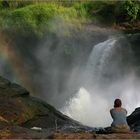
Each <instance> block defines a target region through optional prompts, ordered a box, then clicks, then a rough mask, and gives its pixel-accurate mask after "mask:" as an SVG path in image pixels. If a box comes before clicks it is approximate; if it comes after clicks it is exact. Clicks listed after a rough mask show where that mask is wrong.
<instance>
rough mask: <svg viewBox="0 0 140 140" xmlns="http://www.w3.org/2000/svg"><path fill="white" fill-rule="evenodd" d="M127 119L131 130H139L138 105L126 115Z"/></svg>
mask: <svg viewBox="0 0 140 140" xmlns="http://www.w3.org/2000/svg"><path fill="white" fill-rule="evenodd" d="M127 121H128V124H129V126H130V127H131V130H133V131H136V132H138V131H139V132H140V107H138V108H136V109H135V111H134V112H132V114H131V115H129V116H128V117H127Z"/></svg>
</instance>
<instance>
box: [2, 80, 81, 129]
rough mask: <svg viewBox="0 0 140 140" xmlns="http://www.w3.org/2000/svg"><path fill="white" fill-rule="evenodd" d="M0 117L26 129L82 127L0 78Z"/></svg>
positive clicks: (23, 89) (16, 85)
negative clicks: (66, 126) (65, 126)
mask: <svg viewBox="0 0 140 140" xmlns="http://www.w3.org/2000/svg"><path fill="white" fill-rule="evenodd" d="M0 87H2V88H0V116H1V117H2V118H4V119H5V120H7V122H8V123H10V124H14V125H19V126H23V127H26V128H32V127H40V128H44V129H46V128H53V129H56V127H58V128H61V127H63V126H64V125H73V126H77V125H78V126H82V125H81V124H80V123H79V122H77V121H75V120H72V119H71V118H69V117H67V116H66V115H64V114H62V113H61V112H59V111H58V110H56V109H55V108H54V107H53V106H51V105H49V104H47V103H46V102H44V101H42V100H40V99H37V98H35V97H32V96H30V95H29V92H28V91H27V90H26V89H25V88H23V87H21V86H19V85H18V84H15V83H11V82H9V81H8V80H6V79H4V78H2V77H0Z"/></svg>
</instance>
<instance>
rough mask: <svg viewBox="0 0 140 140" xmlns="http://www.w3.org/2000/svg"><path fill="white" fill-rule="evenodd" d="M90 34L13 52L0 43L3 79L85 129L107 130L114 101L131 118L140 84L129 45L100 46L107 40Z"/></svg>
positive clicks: (121, 41) (118, 41)
mask: <svg viewBox="0 0 140 140" xmlns="http://www.w3.org/2000/svg"><path fill="white" fill-rule="evenodd" d="M61 29H62V28H61ZM91 32H92V31H91ZM91 32H90V34H89V30H88V31H85V30H84V32H83V31H81V32H80V33H79V32H77V35H76V36H74V33H73V34H71V36H66V35H64V36H61V37H60V34H59V32H58V34H56V35H55V36H51V35H48V36H47V38H46V39H45V43H44V44H43V43H42V42H41V45H38V46H37V47H35V48H34V47H33V48H30V47H26V48H25V47H23V46H21V48H20V47H18V46H17V47H14V46H13V47H11V46H10V45H11V44H9V43H8V44H7V43H6V44H5V43H2V38H0V41H1V45H0V57H1V61H0V68H1V75H2V76H5V77H6V78H8V79H10V80H11V81H15V82H16V83H19V84H21V85H22V86H24V87H25V88H27V90H29V91H30V93H31V94H32V95H37V97H40V98H41V99H44V100H45V101H47V102H48V103H50V104H52V105H53V106H55V107H56V108H57V109H60V110H61V111H63V112H64V113H65V114H67V115H69V116H71V117H72V118H74V119H76V120H79V121H80V122H82V123H83V124H86V125H90V126H94V127H95V126H97V127H99V126H102V127H103V126H108V125H110V123H111V117H110V114H109V109H110V108H111V107H112V106H113V101H114V99H115V98H118V97H120V98H121V99H122V101H123V105H124V106H125V107H126V108H127V109H128V112H129V113H131V112H132V111H133V110H134V109H135V108H136V107H138V106H140V104H139V100H140V96H139V93H138V91H139V90H140V88H139V80H137V78H136V77H135V75H134V74H133V71H132V69H134V67H133V66H132V65H131V60H132V58H133V56H132V52H131V49H130V46H129V43H128V40H125V38H124V37H112V38H109V39H108V40H106V41H104V42H101V41H103V40H105V39H106V38H107V36H108V35H105V36H106V37H104V38H103V36H101V34H99V35H98V37H96V36H97V34H95V32H93V33H91ZM118 36H120V35H118ZM92 37H93V38H92ZM5 42H6V41H5ZM24 42H25V41H24ZM97 42H101V43H98V44H97V45H95V46H94V47H93V49H92V44H96V43H97ZM27 44H28V43H27ZM21 45H22V44H21ZM28 45H29V44H28ZM91 49H92V50H91ZM23 50H24V51H23ZM19 52H20V53H19ZM23 52H24V53H23ZM26 52H28V53H26ZM87 57H88V58H87ZM131 68H132V69H131ZM7 70H8V71H7ZM64 106H65V107H64Z"/></svg>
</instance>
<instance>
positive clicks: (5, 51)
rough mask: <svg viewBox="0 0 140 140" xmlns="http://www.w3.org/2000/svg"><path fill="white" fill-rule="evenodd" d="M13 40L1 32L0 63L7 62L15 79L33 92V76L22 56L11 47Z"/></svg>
mask: <svg viewBox="0 0 140 140" xmlns="http://www.w3.org/2000/svg"><path fill="white" fill-rule="evenodd" d="M11 44H12V43H11V41H10V39H9V38H7V37H6V36H5V35H4V34H3V33H0V63H6V66H7V69H8V71H10V73H12V75H13V76H14V79H15V80H16V81H18V83H20V84H22V85H23V86H24V87H25V88H26V89H27V90H28V91H30V92H31V93H33V92H34V90H33V89H34V88H33V87H34V86H33V84H32V82H31V78H30V76H29V74H28V72H27V70H26V69H24V66H23V64H22V59H21V57H20V56H19V55H18V54H16V53H15V51H14V50H13V49H12V47H11ZM0 75H1V76H3V75H2V67H0Z"/></svg>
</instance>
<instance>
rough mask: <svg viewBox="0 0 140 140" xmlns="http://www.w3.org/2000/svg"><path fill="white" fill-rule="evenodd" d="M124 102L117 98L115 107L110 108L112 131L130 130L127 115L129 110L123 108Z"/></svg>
mask: <svg viewBox="0 0 140 140" xmlns="http://www.w3.org/2000/svg"><path fill="white" fill-rule="evenodd" d="M121 106H122V102H121V100H120V99H115V101H114V108H112V109H111V110H110V114H111V117H112V119H113V122H112V124H111V131H112V132H118V133H119V132H129V131H130V128H129V126H128V124H127V120H126V115H127V110H126V109H125V108H122V107H121Z"/></svg>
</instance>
